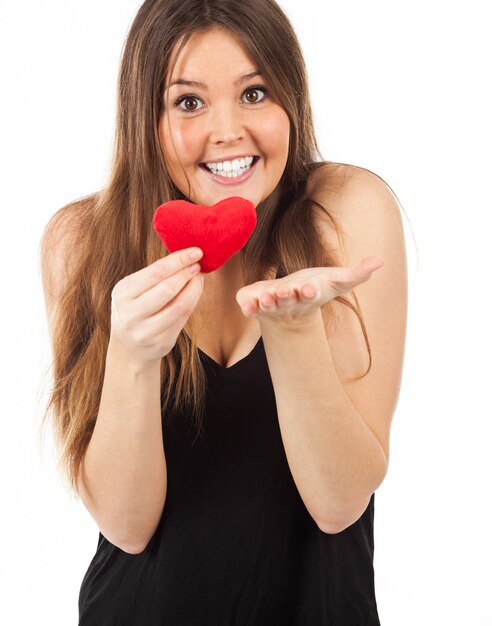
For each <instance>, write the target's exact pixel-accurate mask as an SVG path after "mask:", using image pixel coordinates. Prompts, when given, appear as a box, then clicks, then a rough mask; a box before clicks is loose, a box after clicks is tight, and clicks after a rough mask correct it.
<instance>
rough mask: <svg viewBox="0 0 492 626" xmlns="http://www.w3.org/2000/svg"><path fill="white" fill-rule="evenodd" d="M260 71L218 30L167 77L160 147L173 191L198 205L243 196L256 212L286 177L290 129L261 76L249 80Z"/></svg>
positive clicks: (198, 37)
mask: <svg viewBox="0 0 492 626" xmlns="http://www.w3.org/2000/svg"><path fill="white" fill-rule="evenodd" d="M173 60H174V58H172V59H171V61H173ZM257 71H258V68H257V67H255V65H254V63H253V62H252V61H251V59H250V57H249V56H248V55H247V54H246V53H245V51H244V49H243V48H242V47H241V45H240V44H239V43H238V41H237V39H235V38H234V36H232V35H231V34H230V33H229V32H228V31H226V30H224V29H221V28H213V29H212V30H209V31H207V32H205V33H203V32H202V33H194V34H193V35H192V37H190V39H189V41H188V42H187V44H186V46H185V47H184V48H183V50H182V52H181V55H180V59H179V61H178V63H177V64H176V67H175V68H174V73H173V75H172V76H171V77H170V78H169V77H167V80H166V92H165V94H164V97H165V107H164V114H163V115H162V117H161V119H160V121H159V139H160V144H161V147H162V151H163V154H164V158H165V161H166V164H167V168H168V171H169V175H170V176H171V178H172V180H173V182H174V184H175V185H176V186H177V187H178V189H179V190H180V191H181V192H182V193H183V194H184V195H185V196H187V197H188V198H189V199H190V200H191V201H192V202H194V203H195V204H201V205H204V206H210V205H212V204H215V203H216V202H219V201H220V200H223V199H224V198H228V197H231V196H241V197H243V198H246V199H247V200H250V201H251V202H252V203H253V204H254V205H255V207H256V206H257V205H258V204H259V203H260V202H262V201H263V200H264V199H265V198H267V197H268V196H269V195H270V194H271V193H272V191H273V190H274V189H275V187H276V186H277V184H278V183H279V181H280V178H281V177H282V174H283V172H284V169H285V165H286V163H287V157H288V150H289V132H290V122H289V118H288V116H287V113H286V112H285V111H284V109H283V108H282V107H281V106H280V105H279V104H278V103H277V102H275V101H274V100H273V97H272V96H271V95H270V93H269V91H268V85H267V84H266V82H265V80H264V79H263V78H262V76H260V75H256V76H249V77H248V76H247V75H249V74H253V73H254V72H257ZM178 80H180V81H193V82H195V83H196V82H198V83H202V85H183V84H174V85H173V83H174V82H175V81H178ZM167 98H169V100H167ZM169 126H170V128H169ZM248 157H254V159H253V160H252V159H251V158H248ZM244 159H245V160H244ZM205 163H208V164H212V165H211V167H212V168H213V169H214V170H215V171H216V173H213V172H211V171H210V170H209V169H207V168H206V167H205V165H204V164H205ZM251 163H252V166H251ZM237 168H239V169H237ZM183 170H184V171H183ZM234 172H238V173H239V176H236V177H232V176H231V174H232V173H234ZM185 173H186V175H185ZM227 173H229V174H227ZM224 174H226V175H225V176H224ZM186 176H187V177H188V179H189V181H190V184H191V190H190V191H189V190H188V184H187V179H186ZM188 194H189V195H188Z"/></svg>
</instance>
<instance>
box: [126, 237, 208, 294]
mask: <svg viewBox="0 0 492 626" xmlns="http://www.w3.org/2000/svg"><path fill="white" fill-rule="evenodd" d="M195 250H200V248H194V247H193V248H185V249H184V250H177V251H176V252H172V253H171V254H168V255H167V256H165V257H163V258H162V259H159V260H158V261H156V262H155V263H152V264H151V265H148V266H147V267H144V268H142V269H141V270H139V271H137V272H135V273H134V274H130V275H129V276H127V277H126V278H125V279H124V281H123V288H124V290H125V295H126V297H129V298H138V297H139V296H140V295H142V294H143V293H145V292H146V291H147V290H148V289H151V288H152V287H154V286H155V285H157V284H158V283H160V282H161V281H163V280H165V279H166V278H169V277H170V276H172V275H173V274H176V272H180V271H182V270H183V269H184V268H185V267H188V266H190V265H193V263H196V262H197V261H199V260H200V258H201V257H202V256H203V252H202V251H201V250H200V257H199V258H198V259H193V258H191V253H192V252H193V251H195Z"/></svg>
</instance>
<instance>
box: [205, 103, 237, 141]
mask: <svg viewBox="0 0 492 626" xmlns="http://www.w3.org/2000/svg"><path fill="white" fill-rule="evenodd" d="M210 129H211V130H210V142H211V143H213V144H228V143H235V142H237V141H239V140H241V139H243V138H244V135H245V129H244V125H243V123H242V119H241V114H240V113H238V111H233V110H232V108H231V107H221V108H218V109H217V110H216V111H215V115H214V116H213V119H211V120H210Z"/></svg>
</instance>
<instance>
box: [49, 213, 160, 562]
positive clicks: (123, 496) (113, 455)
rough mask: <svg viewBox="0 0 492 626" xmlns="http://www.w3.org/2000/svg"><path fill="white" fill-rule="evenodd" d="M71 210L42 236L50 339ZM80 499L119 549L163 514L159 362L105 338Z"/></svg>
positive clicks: (64, 271) (65, 277) (71, 228)
mask: <svg viewBox="0 0 492 626" xmlns="http://www.w3.org/2000/svg"><path fill="white" fill-rule="evenodd" d="M75 217H76V210H75V207H74V210H73V211H71V212H69V211H67V210H63V211H62V212H58V213H57V214H56V215H55V216H54V217H53V218H52V219H51V220H50V222H49V223H48V225H47V227H46V228H45V233H44V235H43V238H42V241H41V272H42V280H43V290H44V297H45V306H46V313H47V318H48V327H49V332H50V339H51V344H52V346H53V345H54V343H53V338H54V333H55V329H56V316H57V303H58V301H59V299H60V295H61V294H62V293H63V290H64V289H65V286H66V284H67V281H69V280H70V279H71V272H70V267H69V265H70V264H69V262H68V261H69V259H70V258H72V259H73V258H74V250H75V249H76V248H75V244H76V237H77V229H76V219H75ZM78 487H79V493H80V496H81V499H82V501H83V503H84V505H85V506H86V508H87V509H88V511H89V512H90V514H91V515H92V517H93V518H94V520H95V521H96V522H97V524H98V527H99V529H100V530H101V532H102V534H103V535H104V536H105V537H106V539H108V541H110V542H111V543H113V544H114V545H116V546H118V547H119V548H120V549H122V550H124V551H125V552H128V553H131V554H136V553H138V552H141V551H142V550H143V549H144V548H145V546H146V545H147V543H148V541H149V539H150V537H151V536H152V534H153V533H154V531H155V528H156V527H157V524H158V523H159V519H160V517H161V515H162V511H163V508H164V502H165V498H166V487H167V474H166V461H165V455H164V447H163V440H162V424H161V406H160V362H159V361H157V364H156V363H152V364H149V365H148V366H146V367H145V368H144V367H143V366H141V365H138V366H137V365H136V364H135V365H133V364H132V361H131V360H130V359H129V358H127V356H126V355H124V354H122V353H121V350H120V352H118V347H117V346H115V345H113V344H112V343H111V341H110V342H109V347H108V351H107V355H106V369H105V373H104V381H103V388H102V396H101V402H100V406H99V413H98V417H97V422H96V425H95V429H94V433H93V435H92V438H91V441H90V443H89V446H88V449H87V452H86V455H85V457H84V460H83V463H82V466H81V474H80V481H79V485H78Z"/></svg>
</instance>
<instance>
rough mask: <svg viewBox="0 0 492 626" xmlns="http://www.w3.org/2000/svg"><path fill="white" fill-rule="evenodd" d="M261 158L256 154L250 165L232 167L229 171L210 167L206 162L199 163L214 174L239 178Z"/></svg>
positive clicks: (227, 177) (226, 177)
mask: <svg viewBox="0 0 492 626" xmlns="http://www.w3.org/2000/svg"><path fill="white" fill-rule="evenodd" d="M259 160H260V157H258V156H254V157H253V160H252V162H251V163H250V164H249V165H245V167H240V168H238V169H236V170H234V169H231V170H228V171H226V170H224V169H221V170H219V169H218V168H217V169H211V168H210V167H207V165H206V164H205V163H199V167H201V168H202V169H204V170H205V171H206V172H208V173H209V174H213V175H214V176H220V177H221V178H224V179H225V180H230V179H234V178H239V177H240V176H243V175H244V174H245V173H246V172H248V171H249V170H250V169H252V168H253V167H254V166H255V165H256V164H257V163H258V161H259Z"/></svg>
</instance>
